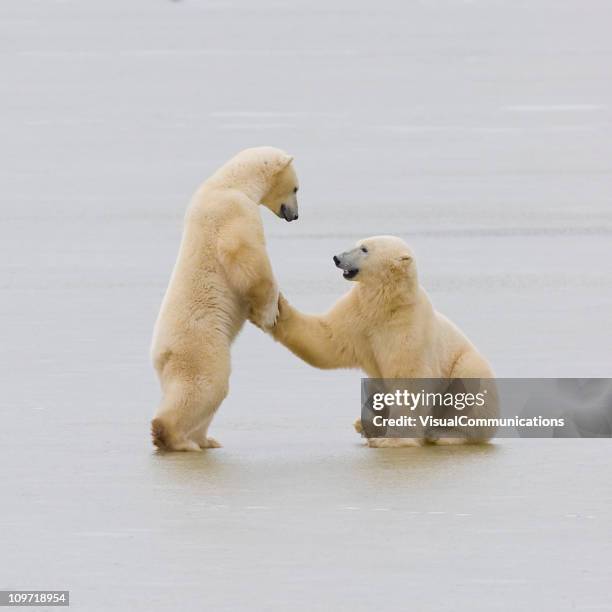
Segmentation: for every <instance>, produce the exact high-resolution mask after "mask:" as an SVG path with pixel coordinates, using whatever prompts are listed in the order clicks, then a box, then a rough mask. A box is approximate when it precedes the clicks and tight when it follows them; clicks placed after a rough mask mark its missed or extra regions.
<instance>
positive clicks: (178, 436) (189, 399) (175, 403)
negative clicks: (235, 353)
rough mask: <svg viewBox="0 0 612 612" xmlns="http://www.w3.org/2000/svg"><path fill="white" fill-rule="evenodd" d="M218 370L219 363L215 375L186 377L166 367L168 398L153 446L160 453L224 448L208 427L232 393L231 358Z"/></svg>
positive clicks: (156, 421)
mask: <svg viewBox="0 0 612 612" xmlns="http://www.w3.org/2000/svg"><path fill="white" fill-rule="evenodd" d="M218 358H219V355H217V359H218ZM218 366H219V363H218V362H217V363H216V367H215V368H214V372H199V373H196V374H195V375H191V376H185V373H184V372H173V368H172V364H171V363H168V364H167V365H166V367H165V368H164V372H163V376H162V380H164V383H163V391H164V397H163V399H162V403H161V405H160V407H159V410H158V411H157V414H156V415H155V418H154V419H153V421H152V423H151V435H152V437H153V444H154V445H155V446H157V447H158V448H159V449H161V450H170V451H199V450H201V449H203V448H218V447H219V446H221V445H220V444H219V443H218V442H217V441H216V440H214V439H212V438H208V437H207V432H208V426H209V425H210V422H211V421H212V419H213V416H214V414H215V412H216V411H217V408H218V407H219V406H220V405H221V402H222V401H223V400H224V399H225V397H226V396H227V393H228V381H229V358H228V360H227V364H226V366H227V367H224V368H219V367H218ZM173 374H174V375H173Z"/></svg>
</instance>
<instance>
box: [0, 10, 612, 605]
mask: <svg viewBox="0 0 612 612" xmlns="http://www.w3.org/2000/svg"><path fill="white" fill-rule="evenodd" d="M611 18H612V8H611V6H610V3H609V2H604V1H601V2H596V1H589V0H587V1H580V0H573V1H568V0H530V1H528V2H527V1H520V0H512V1H510V0H508V1H504V0H497V1H496V0H491V1H488V2H485V1H480V0H475V1H472V2H468V1H465V2H462V1H451V0H449V1H443V0H439V1H434V0H423V1H420V2H406V1H399V0H397V1H395V2H390V1H387V2H385V1H381V2H376V3H367V2H363V1H354V0H353V1H348V0H344V1H337V2H329V1H326V0H308V1H306V0H303V1H297V2H281V1H276V0H262V1H261V2H248V1H247V0H236V1H221V0H220V1H216V2H204V1H196V0H184V1H182V2H169V1H168V2H166V1H162V0H146V1H145V0H134V1H128V0H125V1H119V0H104V1H103V0H97V1H94V0H83V1H77V0H72V1H70V0H69V1H63V2H60V1H52V0H39V1H35V0H4V1H3V2H2V3H1V4H0V74H1V75H2V78H1V79H0V105H1V106H0V108H1V114H0V153H1V161H2V164H1V170H0V181H1V182H0V198H1V200H0V206H1V210H0V214H1V218H0V220H1V224H0V249H1V250H0V338H1V339H2V348H3V350H2V351H0V371H1V372H2V375H1V376H2V378H1V390H2V394H1V396H0V410H1V416H2V423H1V427H0V443H1V447H0V448H1V451H0V453H1V459H0V478H1V485H2V493H1V497H0V513H1V514H0V518H1V521H0V522H1V525H2V530H1V532H0V550H1V551H2V552H1V557H0V562H1V566H0V570H1V571H0V582H1V583H2V584H0V587H2V588H34V589H41V588H51V589H70V590H71V605H72V607H73V608H75V609H78V610H88V611H89V610H96V611H97V610H109V609H117V610H158V609H159V610H162V609H185V610H187V609H190V610H195V609H207V608H209V607H214V608H216V609H223V610H241V609H244V610H247V609H249V610H252V609H261V610H287V609H295V610H305V611H312V610H334V611H338V610H350V611H355V610H371V609H373V608H375V607H381V608H389V609H414V610H457V609H471V610H487V611H490V610H517V609H529V610H538V611H540V610H611V609H612V604H611V603H610V573H611V570H612V544H611V538H610V535H611V528H612V521H611V519H610V512H609V510H610V502H611V501H612V483H611V480H610V459H609V457H610V443H609V441H606V440H599V441H596V440H567V441H564V440H552V441H540V440H518V441H515V440H502V441H500V442H498V443H496V444H495V445H493V446H491V447H488V448H487V447H485V448H451V449H448V448H447V449H436V448H434V449H425V450H422V451H417V452H415V451H414V450H405V451H399V452H393V451H384V450H382V451H376V450H370V449H367V448H364V447H363V446H361V444H360V440H359V438H357V437H356V435H355V434H354V433H353V432H352V431H351V422H352V420H353V419H354V418H355V417H356V416H357V415H358V413H359V392H360V388H359V373H357V372H321V371H317V370H314V369H311V368H309V367H307V366H306V365H304V364H302V363H300V362H298V360H297V359H296V358H294V357H293V356H292V355H290V354H289V353H288V352H287V351H285V350H284V349H283V348H282V347H280V346H277V345H275V344H274V343H273V342H272V341H271V340H270V339H269V338H267V337H265V336H264V335H263V334H262V333H261V332H260V331H259V330H257V329H255V328H253V327H251V326H248V327H247V328H246V329H245V330H244V332H243V334H242V335H241V337H240V338H239V341H238V342H237V343H236V345H235V347H234V353H233V364H234V373H233V376H232V381H231V393H230V396H229V397H228V399H227V401H226V402H225V404H224V405H223V406H222V409H221V411H220V414H219V417H218V419H217V420H216V421H215V422H214V424H213V427H212V432H211V433H212V434H213V435H214V436H216V437H218V438H219V439H220V441H221V442H222V443H223V444H224V448H223V449H220V450H215V451H210V452H206V453H202V454H199V455H193V454H190V455H181V454H176V455H173V456H160V455H156V454H155V453H154V452H153V451H152V448H151V446H150V442H149V440H148V420H149V418H150V415H151V413H152V412H153V410H154V408H155V405H156V402H157V401H158V398H159V393H158V389H157V382H156V379H155V377H154V375H153V372H152V369H151V367H150V365H149V360H148V354H147V353H148V346H149V342H150V336H151V330H152V325H153V322H154V319H155V316H156V314H157V309H158V307H159V303H160V300H161V297H162V294H163V292H164V289H165V286H166V283H167V280H168V276H169V273H170V270H171V267H172V265H173V262H174V258H175V255H176V251H177V247H178V241H179V237H180V231H181V219H182V215H183V212H184V209H185V206H186V204H187V201H188V199H189V197H190V195H191V193H192V192H193V190H194V189H195V188H196V186H197V185H198V183H199V182H200V181H201V180H203V179H204V178H206V176H208V175H209V174H210V173H211V172H212V171H213V170H214V169H215V168H216V167H217V166H218V165H219V164H221V163H222V162H224V161H225V160H226V159H227V158H228V157H229V156H231V155H232V154H233V153H235V152H236V151H237V150H239V149H242V148H244V147H247V146H252V145H258V144H272V145H277V146H281V147H283V148H285V149H287V150H288V151H290V152H291V153H292V154H294V155H295V157H296V166H297V169H298V171H299V173H300V177H301V182H302V189H301V192H300V196H301V210H300V220H299V222H297V223H294V224H286V223H284V222H282V221H280V220H279V219H276V218H274V217H272V216H271V215H270V214H267V212H266V211H263V212H264V216H265V225H266V231H267V236H268V241H269V250H270V255H271V258H272V261H273V265H274V268H275V271H276V274H277V276H278V279H279V282H280V285H281V287H282V289H283V291H284V292H285V293H286V294H287V296H288V297H289V299H290V300H291V301H292V302H293V303H294V304H295V305H296V306H298V307H299V308H301V309H304V310H312V311H318V310H323V309H325V308H326V307H327V306H328V305H329V304H330V303H332V302H333V301H334V300H335V299H337V297H338V296H340V295H341V294H342V293H343V292H344V291H345V290H346V289H347V285H346V283H345V281H343V280H342V279H341V278H340V275H339V274H338V271H337V270H335V269H334V267H333V265H332V262H331V256H332V255H333V254H334V253H336V252H338V251H340V250H344V249H345V248H347V247H348V246H350V245H351V244H352V243H353V242H354V241H355V240H357V239H358V238H360V237H364V236H367V235H371V234H379V233H387V232H388V233H395V234H398V235H400V236H402V237H404V238H405V239H406V240H407V241H409V242H410V244H411V245H412V246H413V247H414V249H415V250H416V253H417V258H418V264H419V267H420V271H421V278H422V282H423V284H424V285H425V287H426V288H427V289H428V290H429V292H430V294H431V297H432V299H433V301H434V303H435V304H436V306H437V307H438V308H439V309H440V310H441V311H443V312H444V313H446V314H447V315H448V316H449V317H451V318H452V319H453V320H455V321H456V322H457V323H458V324H459V325H460V326H462V327H463V328H464V329H465V331H466V332H467V333H468V334H469V335H470V336H471V337H472V339H473V340H474V342H475V343H476V344H477V345H478V346H479V347H480V348H481V349H482V350H483V352H485V353H486V354H487V355H488V356H489V357H490V359H491V361H492V362H493V364H494V367H495V369H496V371H497V374H498V375H501V376H517V377H518V376H525V377H529V376H537V377H545V376H590V377H596V376H609V375H610V365H611V362H612V357H611V354H610V344H611V342H610V340H611V333H610V329H612V280H611V276H610V260H611V255H612V246H611V240H610V237H611V234H612V207H611V195H612V189H611V187H612V173H611V159H612V130H611V103H612V100H611V97H612V80H611V79H610V66H611V60H612V37H610V22H611Z"/></svg>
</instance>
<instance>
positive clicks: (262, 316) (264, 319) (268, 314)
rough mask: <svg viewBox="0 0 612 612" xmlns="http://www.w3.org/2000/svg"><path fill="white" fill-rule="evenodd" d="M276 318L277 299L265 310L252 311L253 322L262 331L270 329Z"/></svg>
mask: <svg viewBox="0 0 612 612" xmlns="http://www.w3.org/2000/svg"><path fill="white" fill-rule="evenodd" d="M277 319H278V300H275V301H274V302H272V303H271V304H270V305H269V306H268V307H266V309H265V310H263V311H262V312H259V313H257V312H256V313H253V323H255V325H258V326H259V327H261V328H262V329H263V330H264V331H270V330H271V329H273V327H274V326H275V325H276V321H277Z"/></svg>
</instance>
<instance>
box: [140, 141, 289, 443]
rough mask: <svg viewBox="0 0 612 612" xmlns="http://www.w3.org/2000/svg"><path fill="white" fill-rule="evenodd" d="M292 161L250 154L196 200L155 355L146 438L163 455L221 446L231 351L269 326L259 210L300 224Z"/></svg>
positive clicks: (272, 301)
mask: <svg viewBox="0 0 612 612" xmlns="http://www.w3.org/2000/svg"><path fill="white" fill-rule="evenodd" d="M292 159H293V158H292V157H291V156H290V155H288V154H287V153H285V152H284V151H281V150H280V149H276V148H273V147H256V148H252V149H246V150H244V151H242V152H241V153H239V154H238V155H236V156H235V157H234V158H233V159H231V160H230V161H228V162H227V163H226V164H225V165H224V166H222V167H221V168H220V169H219V170H217V171H216V172H215V173H214V174H213V175H212V176H211V177H210V178H209V179H208V180H207V181H205V182H204V183H203V184H202V186H201V187H200V188H199V189H198V190H197V192H196V193H195V195H194V196H193V198H192V201H191V203H190V205H189V208H188V210H187V214H186V217H185V225H184V231H183V237H182V241H181V245H180V249H179V253H178V258H177V261H176V264H175V267H174V271H173V273H172V277H171V279H170V284H169V286H168V289H167V291H166V295H165V297H164V299H163V302H162V306H161V309H160V313H159V316H158V319H157V323H156V324H155V331H154V335H153V345H152V351H151V352H152V359H153V363H154V366H155V369H156V371H157V375H158V377H159V380H160V384H161V388H162V394H163V398H162V401H161V404H160V406H159V408H158V410H157V412H156V415H155V418H154V419H153V421H152V424H151V432H152V436H153V443H154V444H155V445H156V446H157V447H159V448H161V449H165V450H177V451H179V450H180V451H197V450H200V449H203V448H214V447H217V446H219V444H218V443H217V442H216V441H215V440H214V439H212V438H209V437H208V436H207V433H208V426H209V425H210V422H211V420H212V418H213V415H214V413H215V411H216V410H217V408H218V407H219V405H220V404H221V402H222V401H223V399H224V398H225V397H226V395H227V392H228V380H229V375H230V345H231V344H232V341H233V340H234V338H235V337H236V335H237V334H238V332H239V331H240V329H241V328H242V326H243V324H244V322H245V321H246V319H247V318H249V319H250V320H251V321H253V322H254V323H255V324H256V325H258V326H260V327H261V328H263V329H268V328H270V327H271V326H272V325H274V322H275V320H276V317H277V315H278V288H277V285H276V281H275V279H274V275H273V273H272V267H271V265H270V261H269V260H268V255H267V253H266V246H265V240H264V233H263V225H262V222H261V217H260V214H259V208H258V205H259V204H263V205H264V206H265V207H266V208H269V209H270V210H271V211H272V212H273V213H275V214H276V215H278V216H279V217H281V218H283V219H285V220H286V221H293V220H295V219H297V218H298V205H297V195H296V194H297V191H298V179H297V176H296V173H295V171H294V168H293V164H292Z"/></svg>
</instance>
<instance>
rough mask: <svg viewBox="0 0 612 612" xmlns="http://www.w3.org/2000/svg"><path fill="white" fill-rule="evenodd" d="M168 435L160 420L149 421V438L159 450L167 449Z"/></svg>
mask: <svg viewBox="0 0 612 612" xmlns="http://www.w3.org/2000/svg"><path fill="white" fill-rule="evenodd" d="M167 436H168V434H167V432H166V428H165V427H164V424H163V423H162V421H161V419H153V420H152V421H151V437H152V438H153V444H154V445H155V446H157V448H159V449H165V448H168V438H167Z"/></svg>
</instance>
